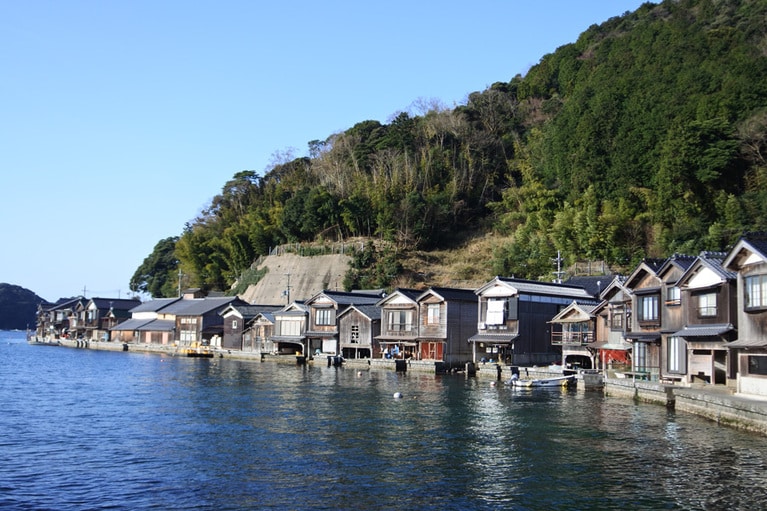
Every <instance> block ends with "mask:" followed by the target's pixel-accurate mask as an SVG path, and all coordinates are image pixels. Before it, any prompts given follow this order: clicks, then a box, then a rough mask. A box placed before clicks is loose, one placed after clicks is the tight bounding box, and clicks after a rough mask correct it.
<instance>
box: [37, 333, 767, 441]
mask: <svg viewBox="0 0 767 511" xmlns="http://www.w3.org/2000/svg"><path fill="white" fill-rule="evenodd" d="M29 344H32V345H35V344H36V345H46V346H61V347H65V348H76V349H94V350H103V351H121V352H133V353H153V354H157V355H165V356H175V357H186V356H187V355H186V354H185V353H181V352H179V350H181V349H183V348H181V347H177V346H169V345H159V344H158V345H154V344H133V343H130V344H129V343H120V342H112V341H106V342H102V341H87V340H73V339H59V340H58V341H57V342H40V341H37V342H35V341H31V342H29ZM211 352H212V355H213V357H212V358H227V359H232V360H243V361H250V362H259V363H264V362H270V363H278V364H290V365H302V364H311V365H325V364H327V365H328V366H330V365H332V364H333V363H334V362H333V360H332V358H334V357H332V356H328V355H324V356H319V357H314V358H313V359H309V360H306V359H305V358H304V357H300V356H296V355H267V354H263V355H262V354H261V353H256V352H243V351H236V350H227V349H220V348H215V349H212V350H211ZM302 359H303V360H302ZM398 362H400V364H398ZM403 362H404V364H403ZM438 364H439V362H434V361H412V360H408V361H400V360H395V359H344V360H343V365H345V366H347V367H350V368H357V369H367V370H372V369H375V370H386V371H402V372H408V371H414V372H419V373H434V374H438V373H439V371H438V367H439V366H438ZM521 369H522V368H521ZM523 369H525V371H526V372H527V373H529V375H530V377H537V378H544V377H550V376H551V375H552V374H556V373H552V372H550V371H548V370H547V368H543V367H526V368H523ZM460 373H463V374H465V375H466V377H467V378H472V377H475V378H477V379H481V380H485V381H489V382H496V381H504V382H505V381H508V380H509V379H510V378H511V367H510V366H501V365H498V364H494V363H487V364H477V366H476V367H475V370H474V371H473V372H472V373H471V374H469V373H468V372H467V371H461V372H459V374H460ZM560 376H561V375H560ZM584 387H585V388H584ZM577 388H578V390H585V391H590V392H593V391H601V392H603V394H604V396H605V397H608V398H618V399H631V400H633V401H634V402H643V403H650V404H656V405H661V406H666V407H667V408H669V409H673V410H675V411H678V412H684V413H690V414H693V415H697V416H699V417H703V418H706V419H708V420H710V421H712V422H715V423H717V424H719V425H721V426H727V427H731V428H735V429H740V430H744V431H748V432H750V433H756V434H758V435H761V436H767V400H765V399H762V398H760V397H758V396H749V395H743V394H736V393H733V392H732V391H731V390H730V389H728V388H726V387H721V388H719V387H716V386H714V385H707V384H702V385H695V386H682V385H674V384H662V383H655V382H646V381H636V380H631V379H625V378H624V379H620V378H604V379H603V380H602V384H601V385H596V386H593V387H589V386H586V385H585V384H584V380H583V379H581V380H580V381H579V383H578V385H577Z"/></svg>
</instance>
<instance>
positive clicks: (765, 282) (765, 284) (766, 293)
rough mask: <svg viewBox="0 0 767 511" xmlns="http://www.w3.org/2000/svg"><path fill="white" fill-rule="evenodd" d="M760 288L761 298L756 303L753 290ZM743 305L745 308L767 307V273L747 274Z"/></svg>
mask: <svg viewBox="0 0 767 511" xmlns="http://www.w3.org/2000/svg"><path fill="white" fill-rule="evenodd" d="M757 289H758V294H759V300H758V303H754V300H753V299H752V297H753V296H754V293H753V292H752V291H753V290H757ZM743 298H744V301H743V306H744V308H745V310H750V311H754V310H764V309H767V274H757V275H746V276H744V277H743Z"/></svg>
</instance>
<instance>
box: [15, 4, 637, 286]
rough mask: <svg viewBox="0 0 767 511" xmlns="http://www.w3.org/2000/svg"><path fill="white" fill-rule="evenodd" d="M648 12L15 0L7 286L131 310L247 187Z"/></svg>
mask: <svg viewBox="0 0 767 511" xmlns="http://www.w3.org/2000/svg"><path fill="white" fill-rule="evenodd" d="M642 3H643V2H641V1H640V0H580V1H573V0H549V1H547V0H537V1H529V0H528V1H522V0H473V1H471V2H469V1H465V0H464V1H454V0H442V1H439V2H425V1H417V0H408V1H403V0H389V1H387V2H365V1H359V0H355V1H351V0H349V1H335V0H326V1H316V0H311V1H310V0H279V1H270V2H265V1H258V0H215V1H213V0H209V1H199V0H125V1H117V0H94V1H83V0H24V1H18V0H0V185H1V186H0V229H1V231H0V233H1V234H2V241H1V243H2V244H1V245H0V246H1V247H2V249H0V282H7V283H10V284H16V285H19V286H22V287H25V288H27V289H30V290H32V291H34V292H35V293H37V294H38V295H40V296H41V297H42V298H44V299H46V300H49V301H55V300H57V299H58V298H60V297H69V296H76V295H80V294H83V291H85V295H86V297H89V298H90V297H94V296H99V297H127V296H128V295H129V294H130V292H129V288H128V283H129V281H130V278H131V276H132V275H133V273H134V272H135V270H136V268H137V267H138V266H139V265H140V264H141V263H142V261H143V260H144V258H145V257H147V256H148V255H149V254H150V253H151V252H152V250H153V248H154V246H155V244H156V243H157V242H158V241H159V240H161V239H164V238H167V237H169V236H177V235H180V234H181V232H182V230H183V228H184V224H185V223H186V222H188V221H191V220H193V219H194V218H195V217H196V216H197V215H198V213H199V212H200V211H201V209H202V208H204V207H205V206H206V205H207V204H208V203H209V202H210V200H211V199H212V198H213V196H215V195H216V194H218V193H219V192H220V191H221V189H222V187H223V185H224V183H226V181H228V180H229V179H230V178H231V177H232V176H233V175H234V174H235V173H237V172H239V171H241V170H255V171H257V172H259V173H263V172H264V171H265V170H268V169H269V168H270V165H271V163H272V162H274V161H275V158H276V157H280V156H281V155H285V154H290V153H292V155H293V156H295V157H298V156H303V155H306V154H307V142H309V141H311V140H316V139H319V140H324V139H326V138H327V137H328V136H329V135H331V134H333V133H336V132H339V131H343V130H346V129H348V128H350V127H351V126H353V125H354V124H356V123H358V122H360V121H364V120H369V119H374V120H378V121H381V122H388V121H389V120H390V119H391V118H392V116H393V115H394V114H396V113H398V112H401V111H409V110H410V107H411V105H413V104H414V103H416V102H418V101H420V100H427V101H431V100H438V101H439V102H441V103H442V104H444V105H446V106H448V107H453V106H455V105H458V104H463V103H465V99H466V97H467V96H468V94H469V93H471V92H474V91H481V90H484V89H485V88H487V87H488V86H489V85H491V84H492V83H494V82H505V81H509V80H510V79H511V78H512V77H514V76H515V75H517V74H522V75H524V74H525V73H526V72H527V70H528V69H529V68H530V67H531V66H532V65H534V64H536V63H538V62H539V61H540V59H541V57H542V56H543V55H545V54H547V53H551V52H553V51H554V50H556V49H557V48H558V47H559V46H562V45H564V44H567V43H571V42H574V41H575V40H576V39H577V37H578V35H579V34H580V33H581V32H583V31H584V30H586V29H587V28H588V27H589V26H590V25H592V24H595V23H597V24H598V23H601V22H603V21H605V20H607V19H609V18H611V17H613V16H619V15H621V14H623V13H625V12H626V11H633V10H635V9H636V8H637V7H639V6H640V5H641V4H642ZM416 113H418V112H416Z"/></svg>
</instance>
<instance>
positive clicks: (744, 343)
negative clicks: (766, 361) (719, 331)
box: [727, 337, 767, 348]
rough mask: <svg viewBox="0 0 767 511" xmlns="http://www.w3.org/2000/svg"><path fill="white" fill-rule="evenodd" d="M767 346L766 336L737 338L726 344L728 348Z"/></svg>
mask: <svg viewBox="0 0 767 511" xmlns="http://www.w3.org/2000/svg"><path fill="white" fill-rule="evenodd" d="M765 346H767V337H762V338H757V339H738V340H737V341H732V342H731V343H730V344H728V345H727V347H728V348H763V347H765Z"/></svg>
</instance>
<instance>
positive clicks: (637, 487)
mask: <svg viewBox="0 0 767 511" xmlns="http://www.w3.org/2000/svg"><path fill="white" fill-rule="evenodd" d="M17 337H18V338H17ZM17 337H13V336H11V334H8V333H6V332H3V333H2V335H0V355H2V360H4V361H5V363H4V364H2V365H0V385H2V404H3V407H2V410H3V412H2V414H0V507H2V508H3V509H6V508H7V509H14V508H15V509H96V508H107V507H109V508H112V509H152V508H156V509H216V510H218V509H261V508H271V509H456V510H457V509H461V510H464V509H529V510H534V509H541V510H544V509H547V510H548V509H563V508H568V509H761V508H762V507H763V503H764V502H766V501H767V490H766V488H767V484H766V483H767V475H765V474H767V470H765V468H767V467H766V466H765V461H764V460H765V455H767V442H765V440H764V438H762V437H759V436H754V435H751V434H748V433H743V432H739V431H736V430H731V429H727V428H722V427H719V426H717V425H716V424H713V423H711V422H708V421H705V420H703V419H700V418H698V417H694V416H689V415H684V414H679V415H677V414H675V413H673V412H669V411H667V410H666V409H665V408H663V407H659V406H654V405H641V404H640V405H636V404H634V403H632V402H630V401H625V400H620V399H614V398H604V397H603V396H602V395H601V394H600V393H595V392H582V391H572V390H571V391H567V390H565V391H562V390H559V389H537V390H533V391H531V390H525V389H520V390H515V389H511V388H509V387H507V386H504V385H498V386H491V385H490V383H489V382H486V381H478V380H476V379H466V378H465V377H464V376H462V375H459V376H455V375H449V376H435V375H429V374H417V373H407V374H400V373H394V372H387V371H368V370H363V371H359V370H358V369H355V368H334V367H330V368H328V367H326V366H324V365H319V366H318V367H300V366H282V365H274V364H268V363H266V364H260V363H244V362H237V361H231V360H222V359H186V358H173V357H171V358H166V357H160V356H157V355H144V354H137V353H127V354H126V353H104V352H94V351H84V350H71V349H65V348H55V347H40V346H28V345H26V343H24V342H23V341H22V336H17ZM395 392H401V393H402V395H403V397H402V399H394V398H393V394H394V393H395Z"/></svg>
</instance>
